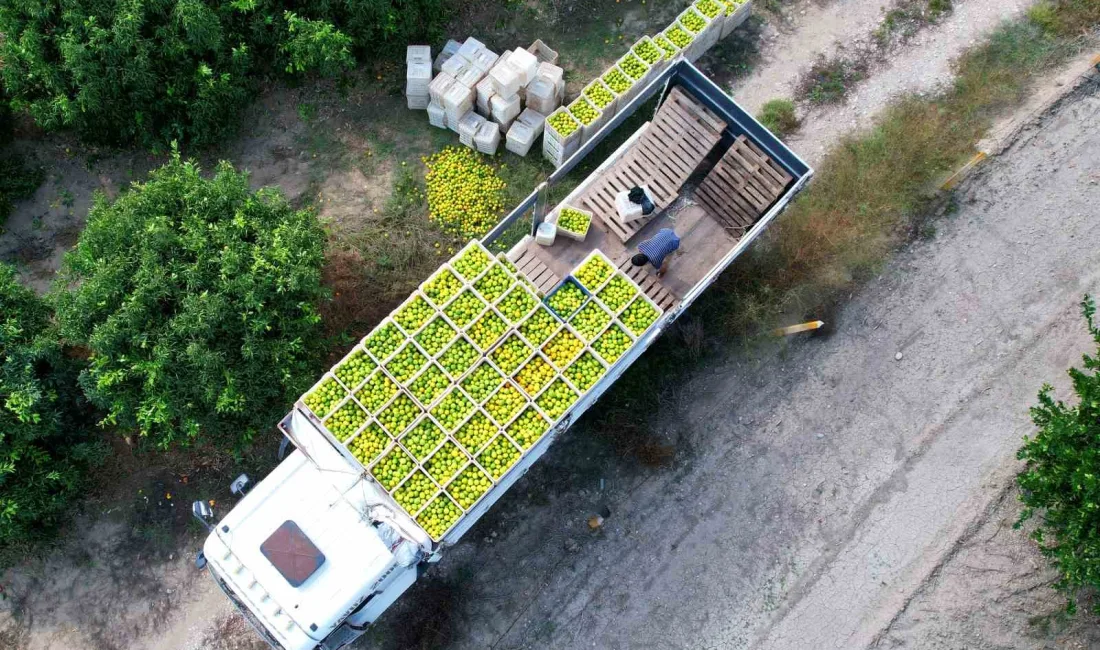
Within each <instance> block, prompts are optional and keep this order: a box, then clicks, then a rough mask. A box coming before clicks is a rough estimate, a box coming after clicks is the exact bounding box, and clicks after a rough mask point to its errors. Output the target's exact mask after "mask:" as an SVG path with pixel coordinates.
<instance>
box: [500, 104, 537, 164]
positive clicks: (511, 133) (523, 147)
mask: <svg viewBox="0 0 1100 650" xmlns="http://www.w3.org/2000/svg"><path fill="white" fill-rule="evenodd" d="M545 125H546V116H545V115H543V114H542V113H539V112H538V111H534V110H531V109H530V108H526V109H524V110H523V112H522V113H520V114H519V117H517V118H516V121H515V122H513V123H512V128H510V129H508V138H507V141H506V142H505V145H504V148H505V149H507V150H508V151H511V152H512V153H514V154H516V155H517V156H526V155H527V154H528V152H530V151H531V147H532V145H534V144H535V140H538V138H539V136H540V135H542V130H543V128H544V127H545Z"/></svg>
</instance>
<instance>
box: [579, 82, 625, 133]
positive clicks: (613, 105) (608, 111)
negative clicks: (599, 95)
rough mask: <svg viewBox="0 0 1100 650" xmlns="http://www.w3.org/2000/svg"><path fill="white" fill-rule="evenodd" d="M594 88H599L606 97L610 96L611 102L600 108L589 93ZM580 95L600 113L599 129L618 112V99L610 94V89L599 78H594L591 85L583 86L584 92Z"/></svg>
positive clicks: (613, 94)
mask: <svg viewBox="0 0 1100 650" xmlns="http://www.w3.org/2000/svg"><path fill="white" fill-rule="evenodd" d="M594 88H600V89H602V90H604V91H605V92H606V93H607V94H608V95H610V96H611V102H610V103H608V104H606V105H605V106H600V105H599V104H597V103H596V100H595V99H593V98H592V95H591V94H590V91H591V90H593V89H594ZM581 94H582V95H583V96H584V97H585V98H586V99H588V101H589V102H590V103H591V104H592V105H593V106H595V107H596V109H597V110H599V111H600V113H602V115H601V116H600V120H598V121H599V122H600V126H601V127H602V126H603V125H604V124H606V123H607V122H608V121H609V120H610V119H611V118H613V117H615V114H616V113H618V112H619V98H618V97H616V96H615V93H613V92H611V89H610V88H608V87H607V84H605V83H604V82H603V80H602V79H600V78H599V77H596V78H595V79H593V80H592V83H590V84H588V85H587V86H585V87H584V90H583V91H581Z"/></svg>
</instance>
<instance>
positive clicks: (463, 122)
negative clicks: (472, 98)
mask: <svg viewBox="0 0 1100 650" xmlns="http://www.w3.org/2000/svg"><path fill="white" fill-rule="evenodd" d="M486 122H487V120H486V119H485V118H484V117H482V116H480V115H478V114H477V113H475V112H473V111H469V112H468V113H466V114H465V115H463V116H462V117H461V118H459V120H458V129H457V130H458V139H459V140H460V141H461V142H462V144H464V145H466V146H467V147H472V146H474V136H476V135H477V134H478V131H480V130H481V127H482V126H484V125H485V124H486Z"/></svg>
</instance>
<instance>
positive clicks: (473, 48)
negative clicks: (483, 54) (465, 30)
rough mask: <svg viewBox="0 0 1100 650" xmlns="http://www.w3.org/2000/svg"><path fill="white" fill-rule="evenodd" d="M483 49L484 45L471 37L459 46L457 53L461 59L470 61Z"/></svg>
mask: <svg viewBox="0 0 1100 650" xmlns="http://www.w3.org/2000/svg"><path fill="white" fill-rule="evenodd" d="M483 49H485V44H484V43H482V42H481V41H479V40H477V39H476V38H474V37H473V36H471V37H469V38H467V39H466V41H465V42H464V43H462V45H460V46H459V48H458V53H459V54H460V55H462V57H463V58H466V59H472V58H474V55H475V54H477V53H478V51H480V50H483Z"/></svg>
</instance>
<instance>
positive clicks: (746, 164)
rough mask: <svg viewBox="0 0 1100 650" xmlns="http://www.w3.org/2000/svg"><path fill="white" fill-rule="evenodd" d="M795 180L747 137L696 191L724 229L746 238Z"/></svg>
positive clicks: (732, 146)
mask: <svg viewBox="0 0 1100 650" xmlns="http://www.w3.org/2000/svg"><path fill="white" fill-rule="evenodd" d="M791 180H792V177H791V176H790V174H788V173H786V171H784V170H783V169H782V168H781V167H780V166H778V165H777V164H775V162H774V161H772V160H771V159H770V158H769V157H768V156H767V155H765V154H764V153H763V152H762V151H760V149H759V148H758V147H756V146H755V145H754V144H753V143H752V142H750V141H749V140H748V139H747V138H745V136H743V135H742V136H739V137H738V138H737V139H736V140H735V141H734V143H733V144H732V145H731V146H730V148H729V150H728V151H726V153H725V154H723V156H722V158H721V160H719V161H718V163H717V164H716V165H715V166H714V169H712V170H711V171H710V173H708V174H707V177H706V178H704V179H703V182H702V183H700V184H699V187H698V189H697V190H696V198H697V199H698V200H699V202H700V204H701V205H702V206H703V207H704V209H706V210H707V212H708V213H709V214H710V215H711V216H712V217H714V218H715V219H716V220H717V221H718V223H720V224H721V225H722V227H723V228H726V229H727V230H730V231H732V232H734V233H737V234H738V236H739V235H740V234H743V233H744V232H745V231H746V230H747V229H748V228H751V227H752V225H753V224H754V223H756V220H757V219H758V218H759V217H760V215H761V214H763V213H764V211H765V210H767V209H768V207H769V206H770V205H771V204H772V203H774V202H775V200H776V199H777V198H778V197H779V196H780V195H781V194H782V193H783V191H784V190H785V189H786V187H787V185H788V184H789V183H790V182H791Z"/></svg>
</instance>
